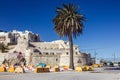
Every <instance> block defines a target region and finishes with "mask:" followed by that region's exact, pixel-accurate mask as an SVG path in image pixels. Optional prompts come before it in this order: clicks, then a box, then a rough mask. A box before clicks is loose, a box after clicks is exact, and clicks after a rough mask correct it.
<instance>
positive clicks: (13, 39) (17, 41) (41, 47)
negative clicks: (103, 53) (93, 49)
mask: <svg viewBox="0 0 120 80" xmlns="http://www.w3.org/2000/svg"><path fill="white" fill-rule="evenodd" d="M0 41H1V42H2V43H5V44H8V46H9V49H10V50H9V53H8V54H7V57H6V56H5V57H6V58H7V59H9V57H8V56H11V54H12V53H13V55H16V54H14V52H15V53H16V52H22V53H23V56H24V57H25V59H26V63H27V64H38V63H46V64H48V65H61V66H62V65H67V66H68V65H69V61H70V60H69V56H70V53H69V49H70V48H69V43H68V42H66V41H63V40H55V41H52V42H40V37H39V35H38V34H34V33H32V32H30V31H24V32H21V31H16V30H14V31H12V32H0ZM73 50H74V65H75V66H78V65H85V64H90V63H91V57H90V54H86V53H81V52H80V51H79V48H78V46H77V45H74V46H73ZM9 54H10V55H9ZM0 57H1V56H0ZM2 59H3V58H2Z"/></svg>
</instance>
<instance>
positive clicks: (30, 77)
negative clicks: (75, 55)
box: [0, 68, 120, 80]
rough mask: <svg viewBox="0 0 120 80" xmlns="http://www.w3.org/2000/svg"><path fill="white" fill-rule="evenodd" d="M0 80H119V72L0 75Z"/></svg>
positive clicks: (6, 73)
mask: <svg viewBox="0 0 120 80" xmlns="http://www.w3.org/2000/svg"><path fill="white" fill-rule="evenodd" d="M0 80H120V70H118V72H116V71H115V72H114V73H113V71H112V70H111V71H109V72H108V70H103V69H102V68H101V69H96V71H94V72H74V71H69V72H50V73H33V72H26V73H24V74H15V73H8V72H4V73H0Z"/></svg>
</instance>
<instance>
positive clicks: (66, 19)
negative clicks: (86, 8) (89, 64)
mask: <svg viewBox="0 0 120 80" xmlns="http://www.w3.org/2000/svg"><path fill="white" fill-rule="evenodd" d="M62 6H63V7H62V8H60V7H57V9H56V12H57V15H56V16H55V18H54V19H53V23H54V30H55V31H56V32H57V34H58V35H59V36H60V37H64V36H65V37H68V39H69V46H70V63H69V67H70V69H74V61H73V40H72V38H73V37H74V38H76V36H78V35H80V34H82V31H83V22H84V21H85V17H84V15H82V14H80V13H78V7H77V6H75V5H73V4H63V5H62Z"/></svg>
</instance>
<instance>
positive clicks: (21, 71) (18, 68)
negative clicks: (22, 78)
mask: <svg viewBox="0 0 120 80" xmlns="http://www.w3.org/2000/svg"><path fill="white" fill-rule="evenodd" d="M24 72H25V70H24V69H23V68H22V67H20V66H18V67H16V68H15V73H24Z"/></svg>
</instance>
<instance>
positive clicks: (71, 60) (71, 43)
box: [68, 33, 74, 70]
mask: <svg viewBox="0 0 120 80" xmlns="http://www.w3.org/2000/svg"><path fill="white" fill-rule="evenodd" d="M68 38H69V46H70V63H69V67H70V69H73V70H74V62H73V41H72V34H71V33H70V34H69V36H68Z"/></svg>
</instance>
